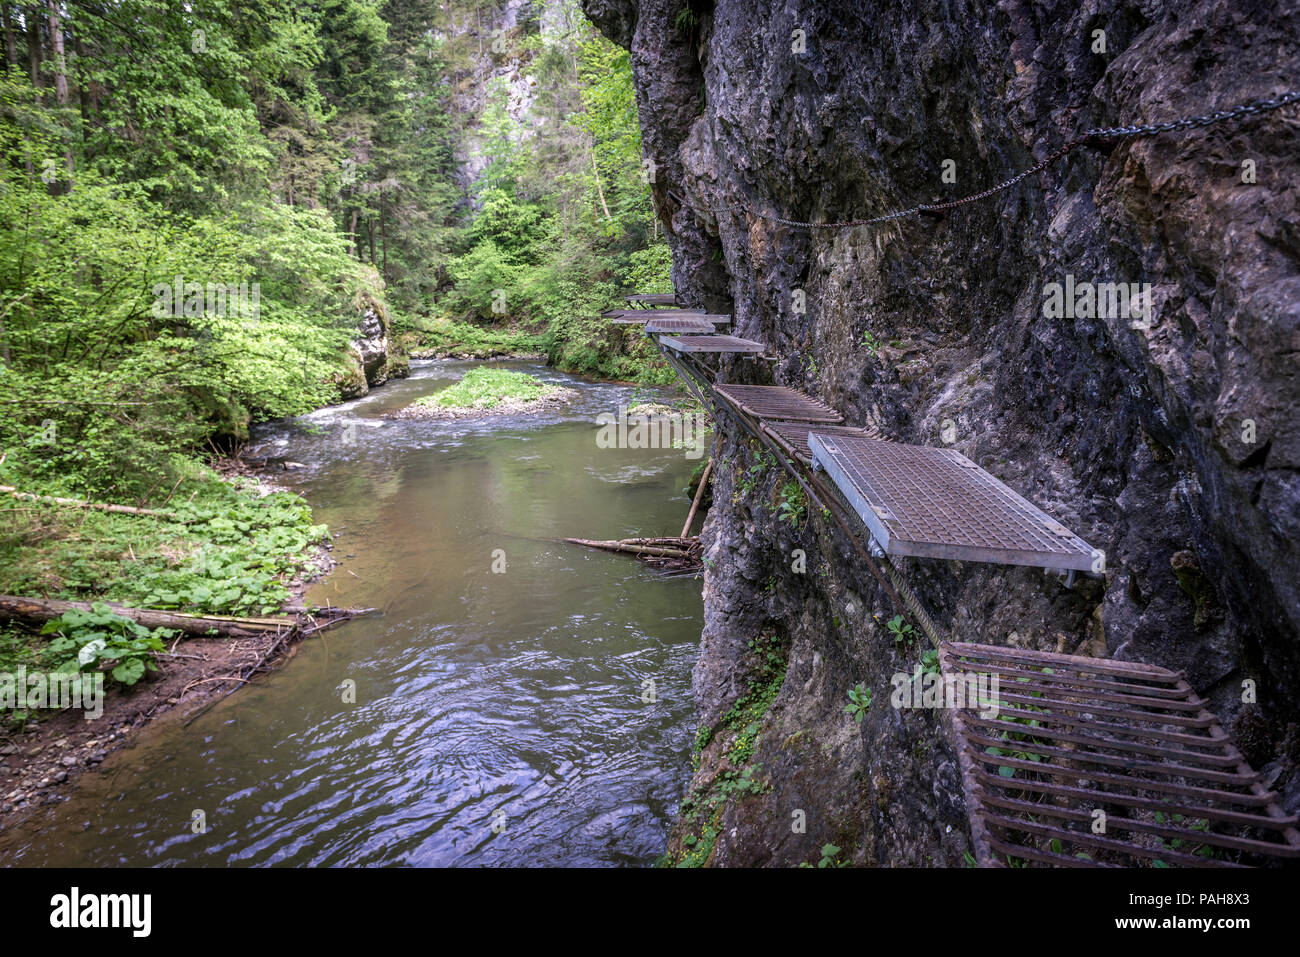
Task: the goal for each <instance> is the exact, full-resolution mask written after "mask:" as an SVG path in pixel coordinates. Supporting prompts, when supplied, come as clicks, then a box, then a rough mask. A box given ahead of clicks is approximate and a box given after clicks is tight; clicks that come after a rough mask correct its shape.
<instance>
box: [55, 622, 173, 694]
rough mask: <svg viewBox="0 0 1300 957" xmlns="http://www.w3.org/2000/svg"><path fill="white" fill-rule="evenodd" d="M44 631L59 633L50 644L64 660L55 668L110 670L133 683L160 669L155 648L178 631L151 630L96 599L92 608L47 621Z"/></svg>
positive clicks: (116, 677)
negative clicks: (155, 655) (155, 658)
mask: <svg viewBox="0 0 1300 957" xmlns="http://www.w3.org/2000/svg"><path fill="white" fill-rule="evenodd" d="M41 634H42V635H55V636H56V637H55V638H54V639H53V640H52V641H51V642H50V643H49V648H48V650H49V653H50V654H51V655H53V656H55V658H56V659H58V660H59V661H60V663H59V665H58V666H57V667H56V668H55V669H54V670H55V671H62V672H75V671H102V670H107V671H108V673H109V675H111V676H112V678H113V680H114V681H116V682H118V683H119V684H123V685H133V684H135V683H136V682H137V681H139V680H140V679H141V678H143V677H144V676H145V673H146V672H149V671H156V670H157V669H158V665H157V664H156V663H155V662H154V658H153V656H154V652H157V651H162V650H163V643H162V639H163V638H164V637H170V636H171V635H172V634H174V632H170V631H167V630H166V629H162V628H160V629H158V630H157V631H150V630H149V629H148V628H145V627H144V626H142V625H138V624H136V623H135V622H134V621H132V620H131V619H129V618H124V617H122V616H121V615H117V614H114V612H113V611H112V609H110V608H109V607H108V606H107V605H105V604H103V603H102V602H95V603H94V604H93V605H91V606H90V610H89V611H82V610H80V609H76V608H73V609H69V610H68V611H65V612H64V613H63V614H62V615H61V616H60V617H58V618H55V619H54V620H52V621H47V622H46V623H45V626H44V627H43V628H42V629H41Z"/></svg>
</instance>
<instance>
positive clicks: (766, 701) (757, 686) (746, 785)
mask: <svg viewBox="0 0 1300 957" xmlns="http://www.w3.org/2000/svg"><path fill="white" fill-rule="evenodd" d="M787 651H788V649H787V648H786V647H785V645H784V643H783V641H782V640H781V639H780V638H779V637H777V636H774V635H765V636H762V637H760V638H754V639H751V640H750V641H749V653H750V657H751V661H752V662H753V665H752V668H751V672H750V678H749V680H748V682H747V683H746V686H745V693H744V694H743V695H741V696H740V698H738V699H737V700H736V703H735V704H733V705H732V706H731V709H730V710H729V711H728V712H727V713H726V714H725V715H724V716H723V718H722V721H721V723H720V725H719V726H718V728H717V729H716V730H715V729H709V728H700V729H699V731H697V732H696V735H695V743H694V746H693V748H692V749H691V763H692V766H693V769H694V770H696V771H698V770H699V768H700V762H701V760H702V759H703V755H704V752H705V750H706V749H707V748H708V747H709V745H710V744H711V743H712V742H713V741H714V740H719V741H722V742H724V743H723V745H722V751H721V753H720V754H719V755H718V758H717V767H718V771H717V773H716V774H714V775H713V776H712V777H711V778H710V779H709V780H708V781H707V782H705V783H704V784H701V785H698V786H697V787H695V788H693V789H692V791H691V793H690V794H689V795H687V797H686V798H685V800H683V801H682V804H681V820H680V822H679V827H680V828H681V830H682V839H681V849H680V851H679V852H678V853H677V854H673V853H671V852H670V853H669V854H668V855H666V856H665V858H664V861H663V863H665V864H667V865H672V866H676V867H703V866H705V865H706V864H708V862H709V858H710V857H711V856H712V854H713V848H714V846H715V844H716V843H717V839H718V834H720V833H721V831H722V815H723V812H724V811H725V809H726V807H727V804H728V802H730V801H731V800H732V799H733V798H744V797H748V796H752V795H758V794H764V793H766V792H768V791H770V790H771V789H772V786H771V784H770V783H764V782H763V781H762V780H760V779H759V777H758V774H759V772H760V770H761V765H759V764H758V763H756V762H755V761H754V753H755V751H756V750H757V747H758V739H759V736H760V734H761V732H762V729H763V720H764V718H765V717H766V716H767V712H768V710H769V709H770V708H771V707H772V702H773V701H775V700H776V696H777V694H778V693H779V692H780V691H781V685H782V683H783V682H784V681H785V671H786V654H787Z"/></svg>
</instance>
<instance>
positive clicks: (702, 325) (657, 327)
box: [645, 316, 713, 333]
mask: <svg viewBox="0 0 1300 957" xmlns="http://www.w3.org/2000/svg"><path fill="white" fill-rule="evenodd" d="M645 331H646V332H655V333H658V332H688V333H689V332H713V323H712V322H710V321H709V320H708V319H705V318H704V317H703V316H701V317H699V318H697V317H695V316H667V317H663V318H660V317H656V318H654V319H650V320H647V322H646V324H645Z"/></svg>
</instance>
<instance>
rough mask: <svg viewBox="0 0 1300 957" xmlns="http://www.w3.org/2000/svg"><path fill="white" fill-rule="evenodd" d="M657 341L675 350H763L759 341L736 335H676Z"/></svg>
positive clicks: (754, 351)
mask: <svg viewBox="0 0 1300 957" xmlns="http://www.w3.org/2000/svg"><path fill="white" fill-rule="evenodd" d="M659 341H660V342H662V343H663V344H664V345H666V346H667V347H668V348H670V349H673V350H674V351H676V352H714V353H717V352H735V353H759V352H762V351H763V344H762V343H761V342H754V341H753V340H752V339H741V338H739V337H737V336H676V337H673V338H667V339H661V340H659Z"/></svg>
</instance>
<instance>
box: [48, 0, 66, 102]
mask: <svg viewBox="0 0 1300 957" xmlns="http://www.w3.org/2000/svg"><path fill="white" fill-rule="evenodd" d="M47 8H48V9H49V25H50V53H51V54H52V55H53V58H54V101H55V102H56V103H58V104H59V106H67V103H68V63H67V57H66V54H65V51H64V47H63V16H62V14H60V13H59V3H58V0H47Z"/></svg>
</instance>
